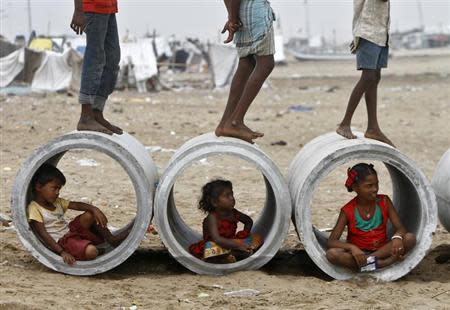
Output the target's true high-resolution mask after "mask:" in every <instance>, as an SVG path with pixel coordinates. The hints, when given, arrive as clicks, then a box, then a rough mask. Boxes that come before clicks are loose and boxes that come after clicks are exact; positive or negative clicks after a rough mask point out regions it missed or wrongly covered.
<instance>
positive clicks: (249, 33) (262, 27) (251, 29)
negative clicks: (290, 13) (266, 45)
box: [234, 0, 275, 48]
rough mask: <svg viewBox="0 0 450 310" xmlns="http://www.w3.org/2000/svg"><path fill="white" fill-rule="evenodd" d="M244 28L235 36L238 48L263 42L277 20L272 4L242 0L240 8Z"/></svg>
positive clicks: (263, 1)
mask: <svg viewBox="0 0 450 310" xmlns="http://www.w3.org/2000/svg"><path fill="white" fill-rule="evenodd" d="M239 18H240V20H241V22H242V27H241V28H239V31H237V32H236V34H235V36H234V43H235V44H236V47H238V48H239V47H246V46H251V45H252V44H254V43H255V42H258V41H260V40H262V39H263V38H264V37H265V35H266V33H267V32H268V31H269V30H270V28H271V27H272V22H273V21H274V20H275V15H274V14H273V11H272V8H271V7H270V3H269V1H267V0H242V1H241V5H240V7H239Z"/></svg>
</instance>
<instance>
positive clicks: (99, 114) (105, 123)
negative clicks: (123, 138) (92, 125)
mask: <svg viewBox="0 0 450 310" xmlns="http://www.w3.org/2000/svg"><path fill="white" fill-rule="evenodd" d="M94 117H95V120H96V121H97V122H98V123H99V124H101V125H103V126H104V127H105V128H107V129H109V130H110V131H112V132H113V133H115V134H118V135H121V134H123V130H122V129H121V128H119V127H117V126H115V125H113V124H111V123H110V122H109V121H108V120H106V119H105V118H104V117H103V113H102V112H101V111H96V110H94Z"/></svg>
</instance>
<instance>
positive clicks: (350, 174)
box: [345, 168, 358, 188]
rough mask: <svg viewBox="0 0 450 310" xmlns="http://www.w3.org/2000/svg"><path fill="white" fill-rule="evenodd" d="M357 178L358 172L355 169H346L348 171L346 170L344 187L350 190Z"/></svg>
mask: <svg viewBox="0 0 450 310" xmlns="http://www.w3.org/2000/svg"><path fill="white" fill-rule="evenodd" d="M357 177H358V171H356V170H355V169H350V168H348V170H347V181H345V187H347V188H352V186H353V184H354V183H355V181H356V178H357Z"/></svg>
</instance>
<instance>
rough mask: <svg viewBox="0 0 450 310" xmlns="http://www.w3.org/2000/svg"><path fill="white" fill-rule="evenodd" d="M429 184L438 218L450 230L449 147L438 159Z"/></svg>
mask: <svg viewBox="0 0 450 310" xmlns="http://www.w3.org/2000/svg"><path fill="white" fill-rule="evenodd" d="M431 184H432V186H433V189H434V193H435V194H436V200H437V204H438V215H439V220H440V221H441V223H442V225H443V226H444V227H445V229H447V231H449V232H450V149H448V150H447V152H445V154H444V156H442V158H441V160H439V163H438V164H437V166H436V171H435V172H434V175H433V180H432V182H431Z"/></svg>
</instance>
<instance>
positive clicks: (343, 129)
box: [336, 70, 376, 139]
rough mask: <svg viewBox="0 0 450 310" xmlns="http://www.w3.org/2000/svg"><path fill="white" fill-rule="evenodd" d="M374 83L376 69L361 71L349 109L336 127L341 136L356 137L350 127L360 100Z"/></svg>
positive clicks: (348, 105) (349, 102)
mask: <svg viewBox="0 0 450 310" xmlns="http://www.w3.org/2000/svg"><path fill="white" fill-rule="evenodd" d="M374 83H376V73H375V70H363V71H362V73H361V78H360V79H359V81H358V83H356V85H355V88H353V91H352V93H351V95H350V99H349V100H348V104H347V110H346V111H345V115H344V118H343V119H342V121H341V123H340V124H339V126H338V128H337V129H336V132H337V133H338V134H340V135H341V136H343V137H345V138H348V139H355V138H356V136H355V135H354V134H353V132H352V130H351V128H350V125H351V122H352V117H353V114H354V113H355V110H356V108H357V107H358V104H359V102H360V101H361V98H362V96H363V94H364V93H365V92H366V91H367V90H368V89H369V88H370V86H371V85H373V84H374Z"/></svg>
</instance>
